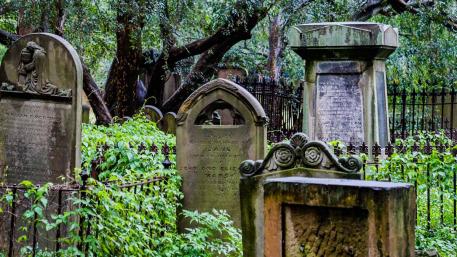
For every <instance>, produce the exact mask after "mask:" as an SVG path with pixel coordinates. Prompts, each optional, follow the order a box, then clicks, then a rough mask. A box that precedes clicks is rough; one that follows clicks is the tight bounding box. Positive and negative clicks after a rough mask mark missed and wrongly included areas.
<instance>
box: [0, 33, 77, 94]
mask: <svg viewBox="0 0 457 257" xmlns="http://www.w3.org/2000/svg"><path fill="white" fill-rule="evenodd" d="M45 62H46V51H45V50H44V48H43V47H41V46H39V45H38V44H37V43H35V42H33V41H30V42H28V43H27V46H26V47H25V48H23V49H22V50H21V53H20V62H19V65H18V67H17V76H18V81H17V85H10V84H8V83H3V84H2V86H1V90H6V91H22V92H27V93H32V94H39V95H51V96H65V97H71V89H68V90H64V89H59V88H58V87H57V86H55V85H53V84H52V83H51V82H49V80H48V78H47V77H46V75H47V74H48V72H47V65H46V63H45Z"/></svg>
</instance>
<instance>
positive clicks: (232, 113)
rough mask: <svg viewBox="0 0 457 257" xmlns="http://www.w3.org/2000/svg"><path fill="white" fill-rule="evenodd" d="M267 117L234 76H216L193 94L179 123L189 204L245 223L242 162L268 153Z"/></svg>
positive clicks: (179, 149) (179, 146) (180, 167)
mask: <svg viewBox="0 0 457 257" xmlns="http://www.w3.org/2000/svg"><path fill="white" fill-rule="evenodd" d="M229 121H230V122H231V123H228V122H229ZM266 122H267V117H266V116H265V112H264V110H263V108H262V106H261V105H260V103H259V102H258V101H257V100H256V99H255V98H254V97H253V96H252V95H251V94H250V93H249V92H247V91H246V90H245V89H244V88H242V87H240V86H239V85H237V84H235V83H233V82H231V81H229V80H225V79H217V80H213V81H211V82H209V83H207V84H205V85H203V86H202V87H200V88H198V89H197V90H196V91H195V92H194V93H193V94H192V95H191V96H189V98H188V99H187V100H186V101H185V102H184V103H183V105H182V106H181V108H180V109H179V112H178V115H177V129H176V141H177V144H176V145H177V166H178V170H179V171H180V173H181V176H182V177H183V186H182V188H183V191H184V200H183V201H184V202H183V208H184V209H186V210H198V211H212V210H213V209H222V210H227V212H228V214H229V215H230V216H231V217H232V219H233V221H234V223H235V225H236V226H237V227H240V213H241V211H240V195H239V172H238V166H239V163H240V162H241V161H242V160H245V159H258V158H263V157H264V154H265V148H266ZM185 225H187V223H186V222H185V221H182V222H181V228H182V227H183V226H185Z"/></svg>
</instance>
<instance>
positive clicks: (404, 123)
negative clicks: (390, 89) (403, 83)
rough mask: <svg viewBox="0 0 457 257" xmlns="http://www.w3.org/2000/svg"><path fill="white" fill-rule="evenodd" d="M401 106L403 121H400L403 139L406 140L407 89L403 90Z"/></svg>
mask: <svg viewBox="0 0 457 257" xmlns="http://www.w3.org/2000/svg"><path fill="white" fill-rule="evenodd" d="M401 104H402V109H401V119H400V124H401V138H402V139H405V138H406V89H405V88H403V92H402V94H401Z"/></svg>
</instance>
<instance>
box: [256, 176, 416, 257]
mask: <svg viewBox="0 0 457 257" xmlns="http://www.w3.org/2000/svg"><path fill="white" fill-rule="evenodd" d="M415 199H416V198H415V191H414V187H413V186H412V185H410V184H405V183H390V182H375V181H357V180H344V179H322V178H303V177H286V178H271V179H267V180H266V181H265V184H264V233H265V234H264V235H265V242H264V254H265V255H264V256H265V257H281V256H284V257H285V256H287V257H289V256H290V257H296V256H297V257H298V256H367V257H375V256H405V257H407V256H414V247H415V236H414V228H415V218H416V204H415Z"/></svg>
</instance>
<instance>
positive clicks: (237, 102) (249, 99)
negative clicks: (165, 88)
mask: <svg viewBox="0 0 457 257" xmlns="http://www.w3.org/2000/svg"><path fill="white" fill-rule="evenodd" d="M218 91H219V92H218ZM211 94H215V96H214V97H213V98H208V99H211V100H210V101H208V102H205V101H203V104H201V103H202V101H201V100H202V99H203V98H204V97H205V96H208V95H211ZM218 95H223V97H220V96H218ZM229 96H231V97H229ZM216 98H220V99H224V101H227V102H229V104H230V105H232V106H233V107H234V108H247V111H249V112H250V113H251V115H248V116H250V117H253V119H254V120H253V121H254V123H255V124H256V125H265V124H266V123H267V122H268V118H267V116H266V114H265V111H264V110H263V107H262V105H261V104H260V103H259V101H257V99H256V98H255V97H254V96H253V95H252V94H250V93H249V92H248V91H247V90H246V89H244V88H242V87H241V86H239V85H237V84H236V83H234V82H232V81H230V80H227V79H221V78H219V79H215V80H212V81H210V82H208V83H206V84H205V85H203V86H201V87H199V88H198V89H197V90H195V91H194V92H193V93H192V94H191V95H190V96H189V97H188V98H187V100H186V101H185V102H184V103H183V104H182V105H181V107H180V108H179V111H178V114H177V117H176V118H177V125H178V126H179V125H182V124H183V123H184V122H185V120H186V119H187V117H188V113H189V111H190V110H191V109H193V108H194V107H196V105H197V103H198V104H199V105H200V106H199V107H198V108H197V109H204V108H205V107H206V106H208V105H209V104H212V103H213V101H214V99H216ZM240 111H241V110H240ZM196 113H198V112H196Z"/></svg>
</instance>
